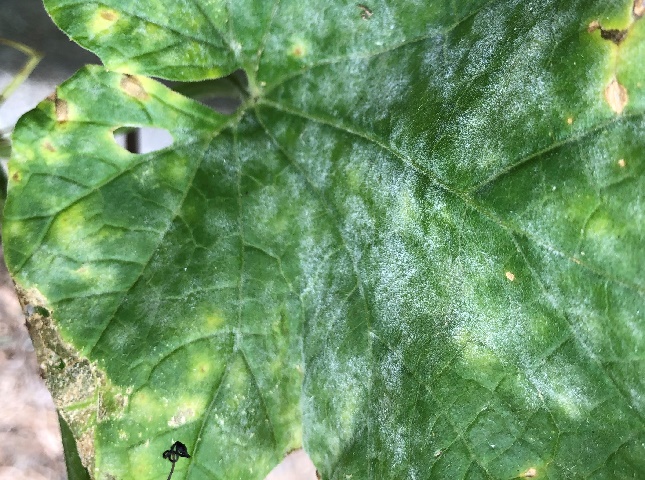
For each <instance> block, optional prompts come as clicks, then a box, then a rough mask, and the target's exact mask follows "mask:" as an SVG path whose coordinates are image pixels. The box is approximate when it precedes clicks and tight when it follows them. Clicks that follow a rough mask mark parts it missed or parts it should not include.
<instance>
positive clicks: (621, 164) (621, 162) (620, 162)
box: [618, 158, 626, 168]
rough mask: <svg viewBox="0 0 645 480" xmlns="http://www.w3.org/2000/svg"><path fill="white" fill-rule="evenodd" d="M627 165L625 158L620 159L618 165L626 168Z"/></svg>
mask: <svg viewBox="0 0 645 480" xmlns="http://www.w3.org/2000/svg"><path fill="white" fill-rule="evenodd" d="M625 165H626V163H625V159H624V158H621V159H620V160H618V166H619V167H620V168H625Z"/></svg>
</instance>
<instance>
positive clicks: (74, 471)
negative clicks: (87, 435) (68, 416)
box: [58, 414, 90, 480]
mask: <svg viewBox="0 0 645 480" xmlns="http://www.w3.org/2000/svg"><path fill="white" fill-rule="evenodd" d="M58 424H59V425H60V433H61V437H62V439H63V450H64V453H65V467H66V468H67V478H68V479H69V480H89V479H90V475H89V473H88V472H87V469H86V468H85V467H84V466H83V464H82V463H81V459H80V457H79V455H78V449H77V448H76V440H75V439H74V434H73V433H72V430H71V429H70V428H69V425H68V424H67V422H66V421H65V419H64V418H63V417H61V416H60V414H59V415H58Z"/></svg>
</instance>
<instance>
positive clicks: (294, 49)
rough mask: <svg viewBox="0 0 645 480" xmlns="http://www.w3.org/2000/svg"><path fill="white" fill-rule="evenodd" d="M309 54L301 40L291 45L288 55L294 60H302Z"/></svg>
mask: <svg viewBox="0 0 645 480" xmlns="http://www.w3.org/2000/svg"><path fill="white" fill-rule="evenodd" d="M307 53H309V49H308V48H307V45H306V44H305V42H303V41H301V40H296V41H294V42H293V43H292V44H291V49H290V50H289V55H291V56H292V57H295V58H302V57H304V56H305V55H307Z"/></svg>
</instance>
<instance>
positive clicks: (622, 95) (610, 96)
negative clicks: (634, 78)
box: [605, 78, 629, 115]
mask: <svg viewBox="0 0 645 480" xmlns="http://www.w3.org/2000/svg"><path fill="white" fill-rule="evenodd" d="M605 100H606V101H607V103H608V104H609V106H610V107H611V109H612V110H613V111H614V113H616V114H618V115H620V114H621V113H623V110H624V109H625V106H626V105H627V101H628V100H629V97H628V96H627V89H626V88H625V87H623V86H622V85H621V84H620V83H618V80H616V79H615V78H614V79H613V80H612V81H611V82H610V83H609V85H607V88H605Z"/></svg>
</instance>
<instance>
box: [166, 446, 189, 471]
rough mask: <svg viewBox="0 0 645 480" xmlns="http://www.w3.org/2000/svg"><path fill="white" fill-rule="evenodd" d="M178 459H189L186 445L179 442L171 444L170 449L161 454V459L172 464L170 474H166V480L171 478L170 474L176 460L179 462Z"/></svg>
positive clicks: (173, 469)
mask: <svg viewBox="0 0 645 480" xmlns="http://www.w3.org/2000/svg"><path fill="white" fill-rule="evenodd" d="M179 457H184V458H190V455H188V449H187V448H186V445H184V444H183V443H181V442H175V443H173V444H172V447H170V450H166V451H165V452H163V458H165V459H166V460H170V463H172V467H170V473H169V474H168V480H170V477H172V474H173V472H174V471H175V463H176V462H177V460H179Z"/></svg>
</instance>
